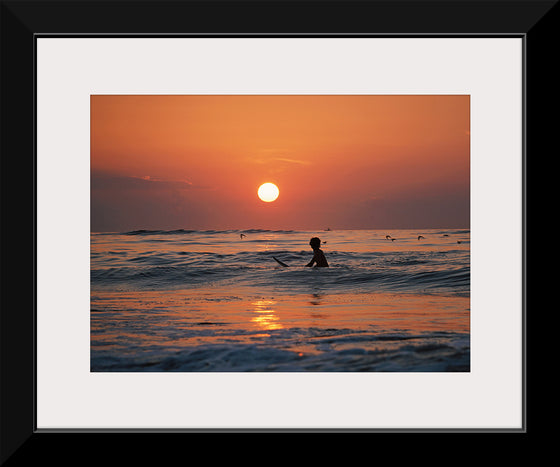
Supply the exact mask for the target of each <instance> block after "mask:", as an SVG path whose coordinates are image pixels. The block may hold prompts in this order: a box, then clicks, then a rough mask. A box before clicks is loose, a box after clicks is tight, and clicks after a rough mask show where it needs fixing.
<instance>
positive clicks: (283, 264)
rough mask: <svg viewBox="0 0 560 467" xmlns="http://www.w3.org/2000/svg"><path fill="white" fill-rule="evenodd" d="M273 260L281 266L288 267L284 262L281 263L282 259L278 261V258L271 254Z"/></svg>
mask: <svg viewBox="0 0 560 467" xmlns="http://www.w3.org/2000/svg"><path fill="white" fill-rule="evenodd" d="M273 258H274V260H275V261H276V262H277V263H278V264H279V265H281V266H285V267H288V265H287V264H286V263H283V262H282V261H280V260H279V259H278V258H276V257H275V256H273Z"/></svg>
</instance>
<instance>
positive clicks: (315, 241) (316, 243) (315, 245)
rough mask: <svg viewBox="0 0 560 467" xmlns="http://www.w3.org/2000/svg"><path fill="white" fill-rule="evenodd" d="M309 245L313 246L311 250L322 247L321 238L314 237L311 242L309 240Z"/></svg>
mask: <svg viewBox="0 0 560 467" xmlns="http://www.w3.org/2000/svg"><path fill="white" fill-rule="evenodd" d="M309 245H310V246H311V248H313V249H314V250H316V249H317V248H319V247H320V246H321V240H320V239H319V237H313V238H312V239H311V240H309Z"/></svg>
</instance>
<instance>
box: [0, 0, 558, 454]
mask: <svg viewBox="0 0 560 467" xmlns="http://www.w3.org/2000/svg"><path fill="white" fill-rule="evenodd" d="M557 3H558V2H557V0H555V1H538V0H537V1H535V0H530V1H524V0H511V1H509V0H489V1H483V2H481V1H468V0H447V1H438V0H436V1H423V0H415V1H414V0H413V1H411V0H408V1H404V0H392V1H346V2H344V1H341V2H339V1H307V2H281V1H212V0H210V1H206V2H189V1H126V0H125V1H108V2H103V1H73V2H72V1H26V0H18V1H2V2H1V10H0V11H1V24H0V26H1V34H2V37H1V39H2V43H1V54H0V56H1V61H2V68H1V70H2V81H1V83H2V85H1V96H2V100H1V112H2V113H1V124H2V130H1V131H2V133H1V146H0V148H1V153H2V155H1V158H0V160H1V167H2V198H1V203H2V204H1V208H2V211H1V212H2V231H1V243H2V293H1V312H0V320H1V321H0V333H1V340H0V352H1V353H0V372H1V379H0V385H1V387H0V391H1V392H0V419H1V422H0V449H1V451H0V456H1V457H0V461H1V463H2V464H6V465H26V464H27V463H29V462H30V461H31V460H32V459H33V456H35V455H39V456H40V457H41V459H42V460H43V461H47V460H56V461H57V463H59V464H60V461H61V458H60V456H61V450H64V449H66V448H65V446H67V445H70V444H73V443H75V442H84V443H86V444H85V445H86V446H88V448H87V449H88V452H87V454H84V453H81V454H80V455H82V456H85V458H87V459H88V460H89V461H93V462H96V461H99V462H105V460H106V450H107V444H104V448H103V449H102V450H101V451H97V450H96V448H95V446H98V445H99V444H100V443H110V445H111V446H112V447H116V448H117V452H118V453H119V452H122V451H124V450H126V449H128V448H131V446H139V445H142V443H144V439H145V438H146V437H147V436H151V437H153V438H151V439H154V438H157V439H158V440H159V441H163V442H164V443H165V445H166V447H167V448H169V451H168V452H174V451H173V448H174V447H175V448H176V446H177V440H178V439H180V440H181V441H180V444H181V443H183V444H184V443H185V442H187V443H192V442H193V438H186V440H187V441H185V438H184V435H186V434H187V435H189V436H190V437H192V436H194V435H195V434H207V433H218V432H220V431H217V430H208V431H206V432H202V431H197V430H191V431H188V430H185V431H182V430H178V431H176V432H175V431H173V430H153V431H151V430H145V431H143V430H137V431H134V430H132V432H130V431H126V430H123V431H124V433H123V432H120V433H118V435H119V438H118V440H115V439H114V437H112V436H111V435H112V434H115V433H114V432H113V433H112V432H110V431H104V430H99V431H96V430H76V431H75V432H73V431H72V430H69V431H66V432H56V431H53V432H39V431H38V430H37V429H36V420H35V407H36V400H35V391H36V387H35V357H36V356H35V339H36V334H35V311H36V295H35V291H36V273H35V266H36V262H35V261H36V258H35V246H36V223H35V220H36V211H35V207H36V202H37V200H36V198H35V186H36V182H37V180H36V176H35V93H34V89H35V55H34V54H35V41H36V39H37V37H40V36H41V35H50V36H56V35H60V36H62V37H68V36H72V35H77V36H88V35H94V36H99V35H104V36H106V37H114V36H127V37H145V36H150V37H157V36H165V37H169V35H176V34H177V35H183V34H187V35H190V36H200V37H209V36H213V35H220V36H224V35H225V36H227V35H231V36H239V35H244V36H247V37H255V36H269V35H270V36H278V37H286V36H291V37H300V36H305V37H307V36H312V37H331V36H352V37H354V36H356V35H364V36H384V37H403V36H406V37H416V36H418V37H428V36H429V37H447V36H461V37H488V36H500V35H504V36H508V37H509V36H511V35H515V36H517V37H521V38H523V41H524V64H525V66H524V68H525V69H524V74H525V75H524V77H523V78H524V89H525V93H526V94H525V99H524V102H525V109H524V131H525V135H524V150H525V154H524V173H525V177H524V196H523V203H524V232H523V235H524V242H523V244H524V252H523V257H524V268H523V269H524V287H525V290H524V299H523V300H524V308H525V310H524V328H525V329H524V333H525V334H524V356H523V358H524V371H523V374H524V381H523V390H524V401H525V407H524V421H523V429H521V430H515V431H513V432H511V431H508V430H500V429H499V427H498V428H496V429H495V430H454V432H459V433H473V432H474V433H479V432H484V433H490V434H493V433H506V434H523V435H533V434H534V435H533V439H535V437H537V436H538V433H539V431H540V429H541V426H540V425H539V422H538V421H537V420H535V419H534V418H533V416H532V413H535V412H536V411H538V409H535V408H534V407H533V401H531V403H529V402H528V401H529V399H528V397H529V395H531V394H532V393H534V392H536V389H534V388H535V387H536V385H537V380H538V377H537V380H535V377H536V376H535V372H534V371H527V367H528V366H530V365H532V362H533V357H532V355H535V354H537V353H538V352H536V351H535V350H534V347H533V346H534V345H535V344H536V342H535V341H536V340H537V339H533V338H531V337H530V334H529V330H530V329H531V326H532V325H533V323H536V322H537V321H536V318H534V317H531V316H530V314H529V313H527V310H528V305H529V303H530V299H532V298H533V297H535V296H546V291H547V290H549V289H545V288H544V284H545V283H546V281H543V280H542V279H538V280H537V279H535V278H534V277H529V275H528V267H529V266H530V265H532V264H533V261H532V260H531V259H530V256H529V253H530V252H531V251H532V248H533V247H532V243H531V241H529V240H536V235H535V234H532V232H533V231H531V230H530V229H529V222H528V221H529V220H531V219H532V218H533V217H534V216H533V215H532V214H533V212H534V211H533V210H531V211H530V212H529V206H530V205H531V203H533V207H534V208H536V207H537V206H539V205H541V204H542V203H544V202H547V201H549V200H552V199H554V198H552V197H551V195H550V193H547V192H545V190H547V189H549V188H548V186H549V185H548V184H547V183H546V182H543V180H544V179H543V178H542V176H543V175H544V173H540V172H539V171H538V169H539V168H540V167H541V166H543V165H545V166H546V164H547V162H546V161H547V159H546V152H544V151H548V153H550V151H551V150H553V151H554V152H557V151H556V150H555V149H554V148H556V146H555V144H554V143H555V140H554V133H555V125H556V123H555V120H556V121H557V118H550V117H548V116H547V114H545V113H544V112H543V109H546V108H558V107H557V103H558V97H557V95H555V93H554V92H552V91H553V90H554V89H555V88H556V84H557V83H556V78H555V75H554V73H553V72H552V69H551V63H550V60H551V58H552V57H551V54H553V53H554V51H555V50H557V49H555V47H556V45H555V44H557V38H558V32H557V31H558V24H559V23H558V11H559V7H558V4H557ZM543 161H544V162H543ZM530 176H533V180H537V181H530ZM535 176H538V177H539V178H538V179H535V178H534V177H535ZM549 176H550V175H549ZM529 188H530V190H529ZM539 200H540V202H539V205H537V204H536V202H537V201H539ZM529 292H531V293H529ZM536 311H537V312H538V310H536ZM537 314H538V313H537ZM529 376H531V378H532V380H531V384H529V379H528V377H529ZM536 404H538V402H536ZM530 409H531V410H530ZM268 431H269V432H271V433H276V434H279V433H286V434H287V433H298V432H301V433H313V432H319V433H324V434H329V433H348V434H375V435H378V436H381V435H385V434H400V433H402V432H399V430H395V431H391V430H381V431H380V430H314V431H313V430H268ZM412 431H413V432H414V433H417V432H426V434H428V433H430V430H412ZM222 432H225V433H228V434H233V433H237V432H239V433H243V430H222ZM245 432H249V433H251V434H257V433H259V434H260V433H263V432H262V431H261V430H255V431H254V432H252V431H251V430H245ZM86 436H88V437H89V438H87V439H86V438H85V437H86ZM92 437H93V438H94V439H93V440H92ZM178 437H181V438H178ZM523 439H524V440H525V439H527V436H524V437H523ZM298 446H299V445H298ZM291 447H292V452H293V448H294V447H295V445H293V446H291ZM136 449H137V448H136ZM164 449H165V448H164ZM136 455H138V453H137V454H136ZM191 455H192V452H191ZM66 456H67V454H66V455H63V456H62V457H63V459H62V461H63V463H65V462H64V458H66ZM160 456H161V453H160V454H158V453H155V452H152V451H151V450H150V452H148V453H146V452H144V453H142V454H140V455H139V457H140V458H142V459H144V460H147V459H149V458H152V459H159V460H160V461H161V460H162V459H163V457H160ZM67 460H68V461H69V462H68V463H70V461H71V459H67Z"/></svg>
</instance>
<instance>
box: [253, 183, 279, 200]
mask: <svg viewBox="0 0 560 467" xmlns="http://www.w3.org/2000/svg"><path fill="white" fill-rule="evenodd" d="M257 193H258V195H259V198H260V199H261V200H263V201H264V202H265V203H270V202H272V201H274V200H276V198H278V195H279V194H280V190H278V187H277V186H276V185H275V184H274V183H263V184H262V185H261V186H260V187H259V191H258V192H257Z"/></svg>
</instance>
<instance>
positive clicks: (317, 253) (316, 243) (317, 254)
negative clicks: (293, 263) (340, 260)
mask: <svg viewBox="0 0 560 467" xmlns="http://www.w3.org/2000/svg"><path fill="white" fill-rule="evenodd" d="M309 245H310V246H311V248H313V258H312V259H311V261H310V262H309V263H308V264H306V266H308V267H311V266H313V264H314V263H316V267H318V268H320V267H326V268H328V267H329V263H327V258H325V254H324V253H323V250H321V249H320V248H319V247H320V246H321V240H320V239H319V238H318V237H313V238H312V239H311V240H309Z"/></svg>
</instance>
